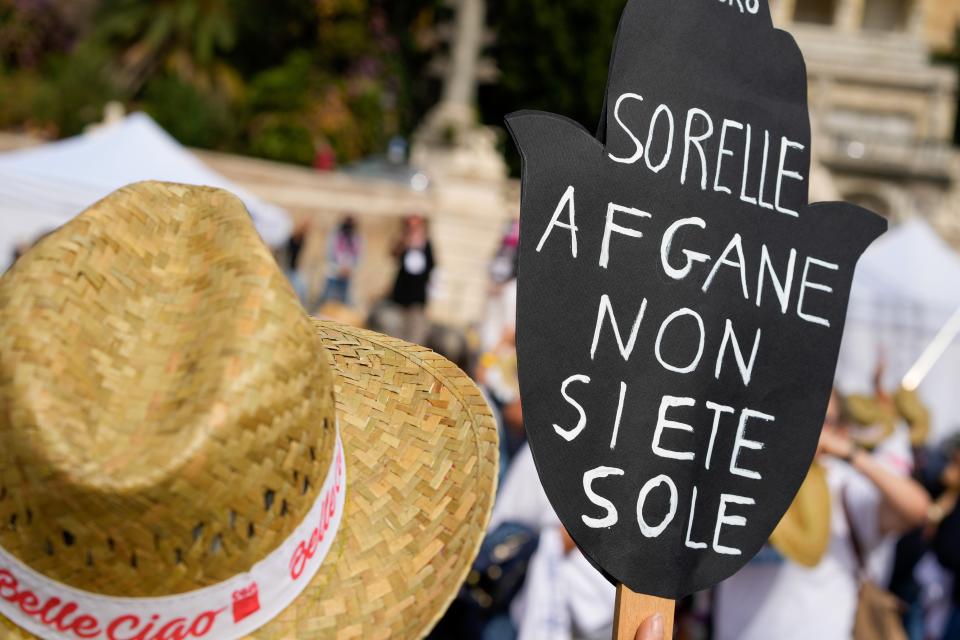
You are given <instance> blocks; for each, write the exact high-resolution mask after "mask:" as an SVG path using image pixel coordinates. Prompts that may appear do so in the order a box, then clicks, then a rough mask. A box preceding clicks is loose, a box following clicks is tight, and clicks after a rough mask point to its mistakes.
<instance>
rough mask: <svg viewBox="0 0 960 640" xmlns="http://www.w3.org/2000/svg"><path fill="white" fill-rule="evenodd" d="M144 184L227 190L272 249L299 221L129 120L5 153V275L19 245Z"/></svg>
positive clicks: (0, 242)
mask: <svg viewBox="0 0 960 640" xmlns="http://www.w3.org/2000/svg"><path fill="white" fill-rule="evenodd" d="M140 180H165V181H169V182H182V183H186V184H201V185H209V186H214V187H220V188H223V189H227V190H228V191H231V192H232V193H234V194H236V195H237V196H238V197H240V199H242V200H243V201H244V203H245V204H246V206H247V209H248V210H249V211H250V215H251V216H252V217H253V221H254V224H255V225H256V227H257V231H259V232H260V235H261V237H262V238H263V239H264V241H265V242H266V243H267V244H268V245H270V246H271V247H278V246H280V245H281V244H283V243H284V242H285V241H286V240H287V238H289V236H290V231H291V222H290V219H289V217H288V216H287V214H286V213H285V212H284V211H283V210H282V209H280V208H278V207H275V206H273V205H271V204H267V203H266V202H263V201H262V200H260V199H258V198H256V197H255V196H253V195H251V194H249V193H247V192H246V191H244V190H243V189H241V188H240V187H238V186H236V185H235V184H233V183H231V182H230V181H229V180H227V179H226V178H224V177H223V176H221V175H220V174H218V173H216V172H215V171H213V170H212V169H210V168H209V167H207V166H206V165H205V164H203V163H202V162H200V160H198V159H197V158H196V157H195V156H194V155H193V154H192V153H190V151H189V150H187V149H185V148H184V147H183V146H181V145H180V144H179V143H178V142H177V141H176V140H174V139H173V137H171V136H170V135H169V134H168V133H167V132H166V131H164V130H163V129H161V128H160V126H159V125H157V123H156V122H154V121H153V120H152V119H151V118H150V116H148V115H146V114H144V113H134V114H132V115H129V116H127V117H126V118H124V119H123V120H122V121H120V122H118V123H116V124H112V125H108V126H105V127H102V128H100V129H97V130H94V131H92V132H90V133H85V134H83V135H79V136H76V137H73V138H68V139H66V140H60V141H58V142H52V143H50V144H45V145H42V146H39V147H32V148H28V149H23V150H19V151H12V152H9V153H4V154H0V273H2V272H3V271H4V270H5V269H6V268H7V267H8V266H9V263H10V260H11V259H12V257H13V250H14V247H15V246H16V244H17V243H20V242H31V241H33V240H34V239H35V238H36V237H38V236H39V235H41V234H43V233H46V232H48V231H51V230H52V229H54V228H56V227H58V226H60V225H62V224H63V223H65V222H66V221H68V220H69V219H71V218H72V217H73V216H75V215H77V214H78V213H80V212H81V211H83V210H84V209H85V208H87V207H88V206H90V205H91V204H93V203H94V202H96V201H97V200H99V199H101V198H103V197H104V196H106V195H107V194H109V193H110V192H112V191H114V190H116V189H118V188H120V187H122V186H124V185H127V184H130V183H131V182H138V181H140Z"/></svg>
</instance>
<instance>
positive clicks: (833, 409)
mask: <svg viewBox="0 0 960 640" xmlns="http://www.w3.org/2000/svg"><path fill="white" fill-rule="evenodd" d="M823 428H824V430H831V431H834V432H846V431H847V430H848V429H849V428H850V413H849V411H848V409H847V403H846V399H845V398H844V397H843V395H842V394H841V393H840V392H839V391H837V390H836V388H834V389H833V391H831V392H830V402H829V404H827V413H826V415H824V417H823Z"/></svg>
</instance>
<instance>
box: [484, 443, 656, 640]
mask: <svg viewBox="0 0 960 640" xmlns="http://www.w3.org/2000/svg"><path fill="white" fill-rule="evenodd" d="M503 523H519V524H522V525H525V526H527V527H529V528H530V529H532V530H534V531H536V532H537V533H538V534H539V538H540V540H539V544H538V546H537V550H536V551H535V552H534V554H533V556H532V557H531V559H530V564H529V566H528V567H527V575H526V579H525V581H524V585H523V589H522V591H521V592H520V593H519V595H518V596H517V597H516V599H515V600H514V601H513V604H512V605H511V607H510V617H511V618H512V620H513V623H514V625H515V627H516V629H517V632H518V635H517V638H518V639H519V640H587V639H590V640H592V639H598V640H599V639H603V640H607V639H608V638H610V637H611V635H612V629H613V607H614V602H615V600H616V589H615V588H614V586H613V585H612V584H610V583H609V582H608V581H607V579H606V578H604V577H603V576H602V575H601V574H600V572H599V571H597V570H596V569H595V568H594V567H593V565H591V564H590V562H589V561H588V560H587V559H586V557H584V555H583V554H582V553H581V552H580V550H579V549H577V547H576V545H575V544H574V543H573V540H572V539H571V538H570V535H569V534H568V533H567V531H566V529H564V527H563V525H562V524H560V519H559V518H558V517H557V514H556V512H554V510H553V507H551V506H550V502H549V501H548V499H547V494H546V492H545V491H544V490H543V485H542V484H541V483H540V477H539V476H538V475H537V469H536V467H535V466H534V463H533V455H532V454H531V452H530V447H529V446H528V445H524V447H523V448H522V449H520V451H519V452H518V453H517V455H516V458H515V459H514V461H513V463H512V464H511V465H510V469H509V470H508V471H507V476H506V478H505V480H504V482H503V487H502V488H501V490H500V493H499V495H498V497H497V502H496V504H495V505H494V507H493V515H492V516H491V519H490V530H491V531H493V530H495V529H496V528H497V527H498V526H500V525H501V524H503ZM656 624H657V623H656V622H653V621H652V622H651V623H650V625H651V626H653V627H654V628H653V629H650V628H649V627H648V628H647V629H644V633H646V634H647V635H643V636H638V637H639V638H642V639H643V640H647V638H651V637H652V638H657V637H658V636H657V635H652V636H651V635H649V634H650V633H653V634H657V633H659V635H660V636H661V637H662V634H663V622H662V620H661V621H660V623H659V624H660V626H659V629H657V628H656Z"/></svg>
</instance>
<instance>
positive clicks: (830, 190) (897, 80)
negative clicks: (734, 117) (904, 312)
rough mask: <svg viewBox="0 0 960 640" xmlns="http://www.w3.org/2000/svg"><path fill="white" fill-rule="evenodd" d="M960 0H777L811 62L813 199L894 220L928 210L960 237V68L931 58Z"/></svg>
mask: <svg viewBox="0 0 960 640" xmlns="http://www.w3.org/2000/svg"><path fill="white" fill-rule="evenodd" d="M958 9H960V3H958V2H956V1H955V0H926V1H925V0H772V2H771V11H772V14H773V19H774V22H775V23H776V24H777V26H779V27H781V28H784V29H786V30H788V31H790V32H791V33H792V34H793V35H794V37H795V38H796V40H797V43H798V44H799V46H800V48H801V50H802V51H803V54H804V58H805V59H806V62H807V72H808V79H809V98H810V109H811V123H812V125H813V153H814V158H815V163H816V165H815V167H814V176H813V179H812V180H811V184H812V191H813V193H811V200H822V199H829V198H834V197H840V198H843V199H845V200H849V201H852V202H856V203H857V204H860V205H862V206H865V207H867V208H869V209H871V210H873V211H876V212H877V213H880V214H882V215H885V216H887V217H889V218H890V219H891V221H893V222H897V221H902V220H905V219H908V218H912V217H915V216H922V217H924V218H925V219H927V220H928V221H930V222H931V223H932V224H933V226H934V227H936V228H937V229H938V230H939V231H940V232H941V233H942V234H943V235H944V236H945V237H946V238H947V239H948V240H950V241H951V242H952V243H953V244H954V245H955V246H960V161H958V154H957V152H956V150H955V148H954V145H953V139H954V129H955V127H956V106H957V95H956V94H957V73H956V69H955V67H953V66H951V65H943V64H935V63H934V62H932V59H933V55H934V54H935V53H936V52H938V51H945V50H948V49H950V48H951V45H952V44H953V39H954V33H955V29H956V27H957V24H958V21H957V16H958ZM818 174H819V175H818ZM817 178H819V179H817Z"/></svg>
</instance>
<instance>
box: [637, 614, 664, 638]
mask: <svg viewBox="0 0 960 640" xmlns="http://www.w3.org/2000/svg"><path fill="white" fill-rule="evenodd" d="M635 640H665V639H664V637H663V616H661V615H660V614H659V613H657V614H654V615H652V616H650V617H649V618H647V619H646V620H644V621H643V624H642V625H640V628H639V629H637V635H636V638H635Z"/></svg>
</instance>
